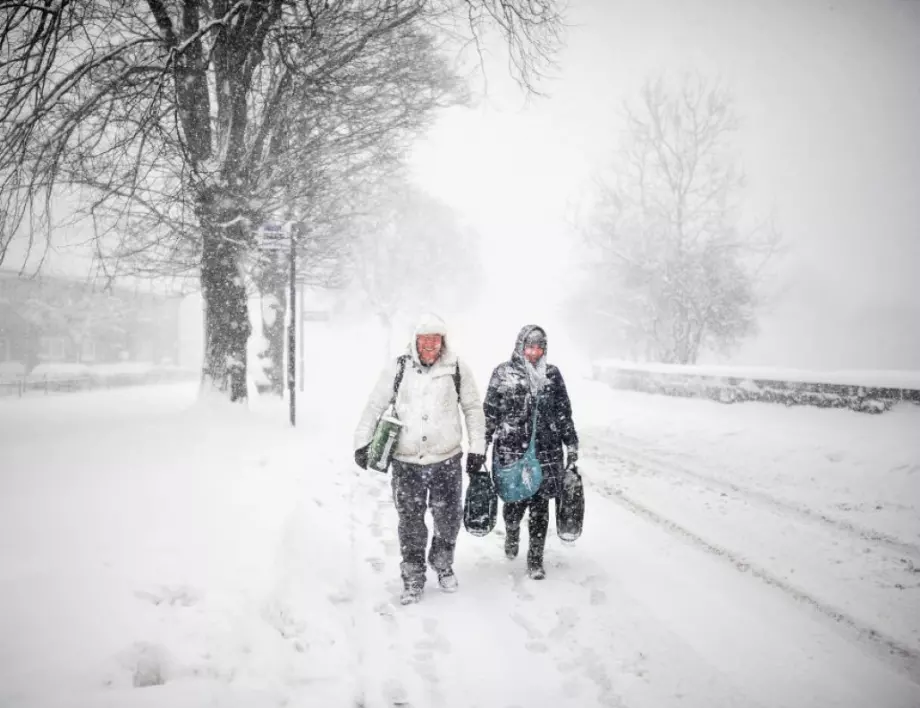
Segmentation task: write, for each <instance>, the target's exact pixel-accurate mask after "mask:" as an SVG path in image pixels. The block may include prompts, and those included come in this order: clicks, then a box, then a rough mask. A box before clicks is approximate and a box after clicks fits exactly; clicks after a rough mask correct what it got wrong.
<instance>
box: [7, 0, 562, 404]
mask: <svg viewBox="0 0 920 708" xmlns="http://www.w3.org/2000/svg"><path fill="white" fill-rule="evenodd" d="M554 4H555V3H554V0H407V1H406V2H393V0H322V1H319V0H212V1H211V2H201V0H173V1H171V2H165V1H164V0H146V2H144V3H132V2H124V1H123V0H59V1H57V2H53V3H52V2H44V3H32V2H2V1H0V10H2V13H0V23H2V37H0V62H2V66H3V72H2V74H3V80H2V82H0V124H2V131H0V195H2V201H0V212H2V214H3V216H4V223H3V225H2V227H0V234H2V238H0V261H2V259H3V258H4V257H5V255H6V253H7V247H8V245H9V243H10V239H11V238H12V237H13V235H14V234H16V233H20V234H21V236H22V237H23V238H26V239H29V241H30V245H31V243H32V240H33V239H36V238H37V237H38V235H39V234H40V233H41V232H42V230H43V229H44V230H46V231H49V232H50V227H51V223H50V220H51V215H52V212H53V209H52V202H53V200H54V199H55V198H57V197H58V196H60V195H61V194H62V193H64V192H66V191H67V190H70V193H71V194H72V195H76V196H78V197H79V198H80V199H81V200H82V201H83V202H84V203H85V204H86V205H87V206H86V213H87V214H88V215H89V216H90V217H92V219H93V222H94V224H95V225H96V226H97V228H98V231H97V233H96V235H95V243H96V245H97V248H98V252H99V256H100V258H101V259H102V262H103V263H104V264H105V265H106V268H107V269H108V268H110V267H111V268H113V271H112V272H110V273H109V275H111V276H115V275H117V272H116V270H117V267H118V266H119V265H121V264H124V263H130V264H131V268H132V269H133V270H135V271H137V270H141V271H143V270H145V269H146V270H147V271H148V272H150V273H159V272H161V271H162V268H163V264H170V265H171V268H172V270H173V271H174V273H176V274H179V275H184V276H187V277H195V276H197V277H199V278H200V281H201V285H202V289H203V291H204V296H205V308H206V354H205V363H204V371H203V384H204V385H205V387H206V388H213V389H216V390H219V391H222V392H225V393H226V394H227V395H229V398H230V399H231V400H240V399H243V398H245V395H246V385H245V380H246V376H245V370H246V354H245V353H246V341H247V338H248V335H249V324H248V313H247V305H246V286H245V277H244V273H243V265H242V264H243V262H244V261H245V260H246V258H247V255H248V253H249V252H250V251H251V249H252V247H253V239H252V225H253V224H258V223H260V222H261V221H263V220H264V219H265V218H266V217H269V216H271V217H276V216H281V217H282V218H285V219H292V220H303V219H302V218H301V213H302V212H305V211H306V210H307V207H306V206H305V203H304V202H305V201H306V200H305V199H304V197H303V195H304V194H308V193H309V188H307V187H305V186H304V185H308V186H309V185H315V184H316V183H317V180H321V181H322V180H327V179H328V174H327V173H324V172H323V170H322V169H318V168H317V165H316V164H314V163H321V162H322V160H324V159H325V160H328V161H330V162H332V163H335V162H336V160H338V159H340V157H341V155H342V154H343V143H344V145H345V148H344V151H345V152H348V153H349V154H352V155H354V156H356V160H357V161H358V162H360V161H361V160H370V161H373V160H374V159H377V158H379V156H380V155H381V154H391V153H394V152H398V150H399V147H400V146H401V145H402V144H403V143H404V142H405V141H406V140H407V139H408V138H409V137H410V134H411V132H412V131H414V130H417V129H419V128H420V126H421V123H422V121H421V120H420V118H419V117H420V116H421V117H424V116H425V113H424V109H425V107H426V106H427V107H428V108H431V107H435V106H437V105H439V103H440V101H441V100H442V99H443V98H444V97H445V94H446V93H450V92H451V90H452V88H453V87H452V86H448V87H447V89H445V83H444V80H445V79H446V78H448V77H449V75H450V72H449V68H448V64H447V61H446V59H445V58H444V55H443V54H441V53H440V44H439V41H440V40H439V39H437V38H436V37H435V35H434V34H433V32H432V27H433V26H441V25H443V24H447V20H448V19H450V18H453V19H454V20H456V19H457V18H458V17H460V16H461V14H462V13H465V15H464V16H465V17H466V18H467V20H468V22H469V28H470V31H471V32H472V33H473V37H474V38H475V37H478V34H477V32H479V31H481V29H482V28H483V27H485V26H487V25H488V26H493V27H497V28H498V29H499V31H500V32H501V33H502V34H503V35H504V37H505V39H506V41H507V43H508V46H509V47H510V55H511V56H512V57H513V58H514V60H513V63H512V65H513V66H514V67H516V68H517V72H518V76H519V77H520V79H521V80H522V82H524V83H525V85H530V84H531V82H532V79H533V77H534V76H535V75H538V73H539V70H540V67H541V66H542V65H543V64H544V63H545V60H547V59H548V57H549V54H550V51H551V50H552V49H554V48H555V46H554V42H555V40H556V39H557V38H558V32H559V28H560V26H561V24H560V19H559V16H558V13H557V12H556V11H555V9H554ZM489 23H491V25H490V24H489ZM420 106H421V112H420ZM359 109H361V110H359ZM362 111H363V112H362ZM359 114H360V115H363V116H365V117H366V116H367V115H369V114H372V115H373V117H374V118H375V119H376V120H378V121H379V123H378V125H379V126H380V127H379V129H378V130H377V131H374V130H368V126H369V125H372V123H369V122H368V121H367V120H366V119H365V122H364V123H362V124H361V126H358V125H357V123H356V121H358V122H360V121H359V120H358V118H357V117H356V116H358V115H359ZM394 125H395V126H397V128H396V129H394V128H393V126H394ZM305 166H307V167H309V170H308V172H310V171H312V172H311V174H312V177H310V178H308V177H304V174H303V171H304V168H305ZM298 212H301V213H298ZM49 236H50V233H49ZM113 253H115V254H117V256H118V259H117V260H115V261H113V260H112V259H111V256H112V255H113Z"/></svg>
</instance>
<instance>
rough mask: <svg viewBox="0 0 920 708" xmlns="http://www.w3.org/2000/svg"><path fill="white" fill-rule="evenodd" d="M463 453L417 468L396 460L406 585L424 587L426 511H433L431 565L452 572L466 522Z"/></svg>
mask: <svg viewBox="0 0 920 708" xmlns="http://www.w3.org/2000/svg"><path fill="white" fill-rule="evenodd" d="M461 458H462V454H458V455H456V456H454V457H451V458H449V459H447V460H444V461H443V462H438V463H436V464H433V465H414V464H410V463H407V462H400V461H398V460H393V480H392V484H393V501H394V502H395V504H396V512H397V513H398V514H399V548H400V551H401V553H402V563H401V564H400V566H399V567H400V572H401V574H402V578H403V582H405V583H406V584H407V585H408V584H413V585H417V586H420V587H421V586H424V584H425V550H426V548H427V547H428V526H427V525H426V524H425V512H426V510H427V509H428V508H429V507H430V508H431V518H432V521H433V522H434V534H433V536H432V539H431V547H430V549H428V564H429V565H430V566H431V567H432V568H435V569H436V570H450V569H451V568H452V566H453V563H454V548H455V547H456V545H457V536H458V535H459V533H460V525H461V523H462V522H463V470H462V465H461Z"/></svg>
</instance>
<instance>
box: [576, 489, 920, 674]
mask: <svg viewBox="0 0 920 708" xmlns="http://www.w3.org/2000/svg"><path fill="white" fill-rule="evenodd" d="M585 481H586V484H587V485H588V486H589V487H591V488H592V489H594V490H595V491H596V492H598V493H599V494H600V495H601V496H603V497H605V498H607V499H609V500H610V501H612V502H614V503H617V504H619V505H620V506H622V507H624V508H626V509H627V510H628V511H630V512H631V513H633V514H635V515H636V516H639V517H641V518H644V519H645V520H646V521H649V522H651V523H653V524H655V525H657V526H660V527H661V528H664V529H665V530H667V531H668V532H670V533H671V534H673V535H675V536H679V537H681V538H683V539H684V540H686V541H689V542H690V543H692V544H694V545H695V546H698V547H700V548H701V549H703V550H705V551H707V552H708V553H711V554H713V555H715V556H718V557H720V558H722V559H724V560H725V561H727V562H729V563H730V564H731V565H732V566H733V567H734V568H735V569H736V570H738V571H739V572H742V573H749V574H750V575H752V576H753V577H755V578H757V579H758V580H761V581H763V582H764V583H766V584H767V585H770V586H772V587H774V588H776V589H778V590H780V591H782V592H784V593H785V594H786V595H788V596H789V597H791V598H793V599H794V600H796V601H798V602H800V603H802V604H803V605H805V606H807V607H809V608H811V609H812V610H814V611H816V612H817V613H818V614H819V615H820V616H822V617H824V618H825V619H828V620H832V621H833V625H832V626H834V627H836V628H841V629H844V630H846V634H848V635H849V636H850V637H851V638H852V639H854V640H855V641H858V642H859V643H860V644H861V645H863V646H865V647H867V648H869V649H870V650H871V651H872V652H873V653H874V654H875V655H877V656H878V657H879V658H881V659H882V660H884V661H886V662H887V663H889V664H890V665H892V666H894V667H895V668H896V669H897V670H899V671H900V672H902V673H903V674H905V675H906V676H908V677H909V678H910V679H911V681H913V682H914V683H917V684H920V652H917V651H916V650H914V649H913V648H911V647H909V646H906V645H905V644H903V643H902V642H900V641H898V640H897V639H894V638H893V637H890V636H888V635H886V634H884V633H882V632H880V631H879V630H878V629H876V628H874V627H872V626H870V625H868V624H866V623H864V622H862V621H860V620H858V619H856V618H854V617H852V616H851V615H849V614H847V613H845V612H843V611H841V610H839V609H837V608H835V607H833V606H831V605H830V604H828V603H825V602H823V601H822V600H820V599H818V598H816V597H814V596H813V595H810V594H809V593H807V592H805V591H804V590H802V589H801V588H798V587H796V586H794V585H792V584H791V583H788V582H786V581H785V580H782V579H781V578H778V577H777V576H776V575H774V574H773V573H771V572H770V571H768V570H766V569H765V568H763V567H760V566H758V565H756V564H754V563H751V562H749V561H747V560H745V559H744V558H743V557H742V556H741V555H740V554H739V553H736V552H734V551H731V550H729V549H727V548H725V547H724V546H720V545H718V544H715V543H712V542H710V541H708V540H706V539H705V538H703V537H702V536H700V535H699V534H696V533H694V532H693V531H691V530H690V529H688V528H687V527H685V526H683V525H681V524H679V523H677V522H676V521H674V520H672V519H670V518H668V517H666V516H663V515H662V514H659V513H658V512H656V511H654V510H653V509H651V508H650V507H648V506H646V505H645V504H643V503H641V502H639V501H637V500H636V499H634V498H632V497H630V496H629V495H628V494H626V493H624V492H623V491H622V490H620V489H617V488H615V487H614V486H613V485H612V484H611V483H609V482H604V481H594V480H591V479H587V478H586V480H585Z"/></svg>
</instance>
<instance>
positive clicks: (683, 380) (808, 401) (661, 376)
mask: <svg viewBox="0 0 920 708" xmlns="http://www.w3.org/2000/svg"><path fill="white" fill-rule="evenodd" d="M592 373H593V377H594V378H595V379H596V380H598V381H603V382H604V383H607V384H608V385H610V386H612V387H613V388H618V389H626V390H631V391H642V392H645V393H656V394H663V395H667V396H683V397H693V398H708V399H711V400H714V401H719V402H721V403H740V402H743V401H764V402H768V403H782V404H784V405H787V406H792V405H808V406H818V407H822V408H849V409H850V410H854V411H860V412H863V413H883V412H885V411H887V410H890V409H891V407H892V406H893V405H894V404H895V403H898V402H902V401H906V402H911V403H915V404H920V371H839V372H817V371H800V370H792V369H756V368H741V367H706V366H678V365H670V364H637V363H632V362H622V361H612V360H605V361H597V362H594V364H593V367H592Z"/></svg>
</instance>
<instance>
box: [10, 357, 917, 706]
mask: <svg viewBox="0 0 920 708" xmlns="http://www.w3.org/2000/svg"><path fill="white" fill-rule="evenodd" d="M364 373H366V374H367V376H365V378H368V379H372V377H373V373H374V372H371V371H369V372H364ZM359 375H364V374H359ZM370 383H371V381H367V382H362V383H361V384H360V385H359V386H352V385H351V384H348V383H345V382H344V381H343V379H342V378H341V377H325V380H319V379H317V380H315V381H313V382H311V385H310V386H309V387H308V389H307V395H304V396H303V397H302V398H301V399H300V400H302V401H303V402H304V408H303V409H302V410H301V411H300V412H299V416H298V421H299V427H298V428H297V429H295V430H292V429H291V428H290V427H289V426H288V425H287V422H286V415H285V414H286V411H285V409H284V406H283V405H276V404H272V403H265V402H254V403H253V404H252V407H251V410H249V411H242V410H236V411H227V410H226V409H223V408H222V407H220V406H217V407H214V406H212V405H211V404H210V403H207V402H206V403H201V402H196V399H195V386H194V385H191V386H188V385H172V386H160V387H147V388H137V389H134V390H131V391H127V390H112V391H100V392H90V393H78V394H73V395H72V396H67V397H57V398H55V397H49V398H44V397H41V398H34V399H21V400H19V399H16V400H7V401H2V402H0V449H2V451H3V458H2V465H0V538H2V539H3V545H2V554H3V556H2V559H0V705H3V706H7V705H10V706H16V707H17V708H19V707H22V708H33V707H38V706H41V707H42V708H45V707H52V708H56V707H57V706H93V707H94V708H95V707H97V706H99V707H103V708H105V707H107V706H109V707H112V708H114V707H115V706H118V707H119V708H122V707H123V708H132V707H135V706H143V707H145V708H147V707H153V706H157V707H158V708H159V707H161V706H162V707H165V706H170V707H172V706H179V707H180V708H184V707H189V708H190V707H191V706H196V707H197V706H202V705H208V706H231V707H236V706H330V707H333V708H356V707H357V706H365V707H366V708H392V706H394V705H404V706H415V707H416V708H418V707H420V706H438V707H439V708H474V707H479V708H487V707H489V708H491V707H492V706H500V707H510V706H553V707H554V708H576V707H578V708H594V707H601V706H603V707H605V708H609V707H610V706H629V708H653V707H655V708H659V707H662V706H664V707H668V706H685V707H686V706H690V707H692V708H713V707H725V708H729V707H731V708H735V707H737V706H753V707H755V708H756V707H758V706H760V707H763V708H767V707H768V706H790V707H793V708H799V707H801V708H806V707H807V708H815V707H818V708H821V707H824V706H827V707H828V708H829V707H830V706H838V707H839V706H847V707H850V706H852V707H853V708H856V707H857V706H858V707H860V708H862V706H866V705H874V706H884V707H885V708H914V707H915V706H916V705H918V704H920V686H918V684H917V680H918V678H917V676H916V675H914V674H915V672H914V674H912V672H911V670H910V669H909V668H908V669H905V668H904V666H903V662H900V661H899V660H898V658H897V657H895V658H894V659H892V658H891V657H888V656H883V655H881V654H880V653H879V652H876V651H874V648H875V644H873V643H872V641H871V640H868V641H865V640H863V639H862V638H860V637H859V636H856V634H854V632H852V631H850V628H848V627H845V626H841V625H840V623H838V622H835V621H833V620H829V619H828V618H827V616H826V615H824V614H822V613H821V612H820V611H817V610H816V609H815V608H814V607H813V606H812V605H809V604H808V603H805V602H802V601H801V600H799V599H796V598H794V597H791V596H790V595H789V594H788V593H785V592H783V591H781V590H778V589H777V588H776V587H775V586H772V585H770V584H767V583H764V582H762V580H761V579H759V578H757V577H754V576H752V575H751V574H750V573H749V572H739V567H738V566H737V565H735V564H734V563H732V562H726V559H725V558H724V557H722V556H719V555H718V554H714V553H711V552H709V551H707V550H705V549H704V550H700V548H699V546H698V545H697V544H695V543H693V542H688V540H687V539H686V538H685V537H683V536H681V535H680V534H675V532H674V530H673V529H672V528H669V527H668V526H667V525H662V524H660V523H657V522H655V521H654V520H652V519H651V518H650V517H649V516H648V515H645V514H643V513H641V512H638V511H637V510H636V509H633V508H630V507H629V506H628V505H625V504H624V503H623V502H622V499H621V498H618V497H616V495H610V494H607V492H606V490H605V489H604V488H603V482H604V481H605V480H606V481H613V482H614V483H615V482H616V480H617V479H618V478H622V477H623V476H624V475H623V469H624V464H623V463H622V461H621V460H619V459H617V458H615V457H613V456H612V455H611V454H609V451H602V450H601V449H600V443H599V442H598V441H597V439H596V438H597V435H598V433H599V432H600V431H603V430H608V431H609V430H610V429H611V426H612V427H613V429H617V428H625V423H624V421H627V420H630V419H636V420H640V421H642V420H644V421H645V423H646V425H647V427H646V428H645V429H644V430H643V428H642V427H641V425H640V426H639V427H634V428H633V429H632V432H633V433H634V434H636V435H641V434H643V432H652V431H654V425H653V422H652V421H653V420H654V419H655V418H656V417H657V418H659V419H660V420H663V421H665V422H667V421H669V420H672V421H673V420H674V419H675V417H676V418H677V419H680V418H682V417H683V416H685V415H695V416H697V417H699V415H700V414H699V412H698V411H697V412H696V413H692V412H688V411H686V410H683V411H680V410H679V411H678V412H676V413H671V414H669V413H668V411H667V409H666V408H665V407H663V406H659V403H658V402H664V403H668V404H670V405H672V406H673V405H675V404H696V405H697V406H699V405H702V403H703V402H699V401H676V400H675V399H663V398H660V397H653V396H644V397H641V396H638V394H625V395H626V396H627V397H630V396H632V397H635V398H634V400H631V401H630V400H627V401H625V402H624V401H623V399H622V398H621V397H622V396H624V394H623V393H621V392H611V391H609V390H607V389H604V388H603V387H599V386H597V385H595V384H591V383H586V384H581V383H579V382H578V381H577V380H573V381H570V389H571V392H572V396H573V401H574V405H575V414H576V422H577V423H578V425H579V426H580V428H581V429H582V431H583V437H584V444H583V454H582V466H583V470H584V473H585V476H586V478H587V479H589V480H590V483H591V486H590V488H589V490H588V500H587V504H588V513H587V518H586V526H585V531H584V535H583V536H582V538H581V539H579V541H578V542H577V543H576V544H575V545H574V546H564V545H562V544H561V543H559V541H558V540H557V539H556V538H555V535H554V530H553V529H552V527H551V529H550V539H549V542H548V547H547V555H546V561H547V571H548V577H547V579H546V580H545V581H540V582H535V581H531V580H530V579H528V578H527V577H526V574H525V572H524V563H523V559H522V558H519V559H517V560H515V561H508V560H506V559H505V558H504V557H503V555H502V550H501V544H502V533H501V523H499V526H498V528H497V529H496V531H495V532H494V533H493V534H491V535H489V536H487V537H485V538H481V539H476V538H473V537H471V536H469V535H467V534H466V533H465V532H461V536H460V539H459V546H458V554H457V561H456V566H455V567H456V571H457V574H458V577H459V579H460V591H459V592H458V593H457V594H454V595H445V594H442V593H439V592H437V590H436V589H435V588H434V587H433V582H432V581H433V577H430V579H429V587H428V589H427V592H426V596H425V598H424V601H423V602H422V603H421V604H420V605H418V606H414V607H408V608H405V607H400V606H399V605H398V604H396V603H395V598H396V595H397V593H398V590H399V579H398V563H399V545H398V540H397V535H396V518H395V517H396V515H395V511H394V509H393V505H392V500H391V498H390V493H389V478H388V477H387V476H385V475H379V474H377V473H368V472H363V471H360V470H357V469H356V468H355V466H354V464H353V462H352V461H351V449H350V436H351V430H352V427H353V425H354V422H355V418H356V417H357V415H358V410H359V406H360V404H361V403H362V402H363V398H364V395H365V394H366V392H367V391H366V389H367V386H366V385H365V384H367V385H369V384H370ZM643 400H644V401H645V402H646V403H647V404H648V405H649V410H648V411H647V412H645V413H643V412H642V411H641V410H640V407H641V404H642V401H643ZM710 405H713V406H715V407H716V408H717V409H718V410H720V411H724V410H727V409H725V408H724V407H722V408H719V407H718V406H716V405H715V404H710ZM763 408H770V407H767V406H763ZM771 410H776V411H777V412H783V413H789V411H784V410H783V409H777V408H775V407H774V408H771ZM811 412H812V413H816V412H818V411H811ZM820 412H822V413H828V411H820ZM829 412H830V413H834V412H835V411H829ZM836 412H837V413H839V412H840V411H836ZM669 415H670V416H671V417H670V418H669ZM851 415H853V417H854V418H856V419H858V420H859V421H860V422H861V423H868V422H876V421H883V422H884V421H885V420H895V418H894V417H891V416H885V417H883V418H869V417H866V416H857V415H855V414H851ZM710 424H711V425H712V426H718V425H719V424H720V422H719V421H718V420H711V421H710ZM687 425H688V427H692V425H690V424H687ZM699 425H700V427H701V428H702V427H704V426H703V424H702V422H699ZM714 429H715V430H717V431H718V430H719V429H718V427H716V428H714ZM880 429H881V428H880V427H879V428H875V429H874V430H875V431H876V432H878V431H879V430H880ZM592 436H594V438H592ZM652 439H653V440H655V439H657V438H654V437H653V438H652ZM750 439H751V440H753V441H754V442H753V443H752V449H753V450H754V451H755V452H754V454H753V456H752V459H751V463H752V464H754V463H756V462H758V461H759V459H758V458H757V455H756V450H758V449H759V448H758V443H757V442H756V437H755V436H751V438H750ZM700 446H703V447H704V446H705V437H704V435H703V434H700V435H698V436H696V439H695V440H694V447H692V448H691V449H693V450H699V449H700ZM653 449H654V450H656V451H659V452H660V450H661V449H660V448H657V447H655V448H653ZM786 452H787V453H788V454H789V455H791V456H794V455H795V449H794V448H787V449H786ZM668 486H670V487H673V489H670V490H668V489H666V490H665V493H667V494H676V495H678V498H685V501H688V502H689V501H692V499H693V496H694V495H693V493H687V489H686V487H682V486H681V485H680V484H678V483H676V482H674V483H673V484H670V485H668ZM667 498H668V499H671V498H673V497H667ZM883 513H887V510H886V512H883ZM730 522H731V526H729V527H722V528H720V529H718V532H719V533H720V534H722V536H721V537H720V540H721V541H723V542H725V541H728V540H731V537H733V536H741V535H742V534H743V532H744V531H745V530H746V527H747V521H746V519H745V518H744V517H743V516H739V515H734V516H732V517H731V519H730ZM726 528H727V530H726ZM782 528H783V527H782V525H781V524H780V523H779V522H778V523H777V524H776V525H774V526H772V527H771V529H772V530H773V531H774V532H775V533H782ZM525 534H526V532H525ZM807 550H808V549H807V548H806V549H805V551H807ZM819 552H820V550H819ZM815 560H816V556H815V555H808V554H807V553H805V555H804V556H795V557H791V558H790V562H792V563H794V564H795V567H796V569H797V570H801V569H802V568H803V567H804V566H807V565H808V564H810V563H813V562H814V561H815ZM861 567H862V566H861ZM430 575H431V574H430ZM865 597H866V601H867V602H875V601H876V600H877V598H876V597H875V596H874V595H871V594H867V595H866V596H865Z"/></svg>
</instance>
